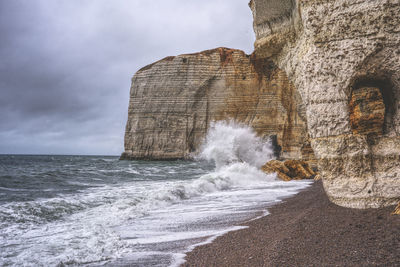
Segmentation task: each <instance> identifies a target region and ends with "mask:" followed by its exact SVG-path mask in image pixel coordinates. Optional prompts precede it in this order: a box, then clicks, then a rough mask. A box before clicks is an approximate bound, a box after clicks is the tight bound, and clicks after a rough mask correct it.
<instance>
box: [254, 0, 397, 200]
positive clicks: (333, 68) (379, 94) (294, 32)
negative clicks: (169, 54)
mask: <svg viewBox="0 0 400 267" xmlns="http://www.w3.org/2000/svg"><path fill="white" fill-rule="evenodd" d="M276 2H279V3H286V5H283V4H282V5H280V7H281V9H280V10H281V12H282V18H281V19H277V18H276V17H279V16H277V15H276V14H275V13H274V16H275V17H274V18H273V21H274V22H276V23H278V24H279V21H282V24H281V25H282V27H281V28H280V27H279V26H275V27H271V29H272V33H270V34H268V33H267V32H266V31H264V30H263V29H262V27H264V26H263V25H264V24H266V23H263V22H268V21H269V20H270V18H269V17H268V13H267V14H265V15H264V16H265V17H262V16H261V17H259V16H260V14H264V13H263V12H262V10H263V9H268V7H269V6H270V5H271V6H272V7H274V8H276ZM288 5H290V6H291V7H292V11H291V13H290V14H291V16H290V17H289V18H288V15H287V14H288V12H287V6H288ZM250 6H251V8H252V10H253V13H254V16H255V18H256V20H255V21H256V22H257V23H255V24H254V27H255V32H256V33H257V36H258V37H259V38H258V40H257V41H256V44H255V48H256V51H255V53H256V54H257V55H259V56H262V55H266V56H269V57H271V58H272V59H273V60H274V62H276V63H277V64H278V65H279V66H280V67H281V68H282V69H284V70H285V71H286V73H287V74H288V76H289V77H290V79H291V80H292V81H293V83H294V85H295V86H296V87H297V89H298V90H299V92H300V94H301V97H302V99H303V101H304V104H305V106H306V114H307V122H308V134H309V136H310V138H311V144H312V148H313V149H314V152H315V155H316V157H317V159H318V162H319V163H318V165H319V170H320V172H321V176H322V178H323V183H324V187H325V190H326V192H327V194H328V196H329V198H330V199H331V200H332V201H333V202H334V203H336V204H338V205H341V206H346V207H354V208H368V207H380V206H385V205H393V204H395V203H396V202H398V201H399V199H400V2H399V1H398V0H382V1H377V0H376V1H373V0H369V1H354V0H335V1H334V0H307V1H306V0H302V1H301V0H298V1H292V0H283V1H282V0H279V1H278V0H264V1H261V0H253V1H252V2H251V3H250ZM278 10H279V8H278ZM274 29H276V30H275V31H274ZM260 33H261V34H260ZM288 33H289V34H288ZM271 36H273V38H272V37H271ZM271 40H274V41H273V42H275V43H276V42H277V41H276V40H279V43H280V45H279V49H277V50H276V51H273V53H269V54H268V53H266V52H265V48H267V47H269V46H271Z"/></svg>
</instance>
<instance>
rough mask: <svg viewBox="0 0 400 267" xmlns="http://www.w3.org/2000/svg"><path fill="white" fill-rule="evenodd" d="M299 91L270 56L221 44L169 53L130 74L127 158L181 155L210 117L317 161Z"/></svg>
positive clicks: (285, 151)
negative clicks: (240, 125) (244, 127)
mask: <svg viewBox="0 0 400 267" xmlns="http://www.w3.org/2000/svg"><path fill="white" fill-rule="evenodd" d="M301 103H302V101H301V98H300V95H299V94H298V92H297V90H296V89H295V87H294V86H293V84H292V83H291V82H289V80H288V78H287V76H286V74H285V72H284V71H282V70H281V69H279V68H278V67H277V66H276V65H275V64H274V63H273V62H272V61H271V60H268V59H263V58H257V57H256V56H254V55H252V56H249V55H246V54H245V53H244V52H242V51H240V50H234V49H228V48H217V49H213V50H208V51H203V52H200V53H195V54H186V55H180V56H176V57H167V58H164V59H163V60H160V61H158V62H156V63H153V64H151V65H148V66H146V67H144V68H142V69H141V70H139V71H138V72H137V73H136V74H135V75H134V77H133V78H132V87H131V92H130V102H129V111H128V113H129V115H128V122H127V125H126V132H125V152H124V153H123V154H122V156H121V158H122V159H181V158H188V157H190V155H191V153H193V152H195V151H196V149H197V148H198V147H199V145H200V144H201V142H202V141H203V138H204V137H205V134H206V132H207V129H208V128H209V126H210V123H211V122H212V121H218V120H230V119H232V120H234V121H236V122H241V123H244V124H246V125H250V126H252V127H253V128H254V130H255V131H256V132H257V133H258V135H259V136H262V137H265V138H268V137H270V136H273V137H275V139H276V142H277V144H278V145H279V146H280V147H281V156H282V157H283V158H303V159H305V160H309V159H311V158H313V152H312V149H311V147H310V144H309V142H308V138H307V133H306V131H307V130H306V129H307V127H306V120H305V110H304V107H303V106H302V104H301Z"/></svg>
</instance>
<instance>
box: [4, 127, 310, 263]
mask: <svg viewBox="0 0 400 267" xmlns="http://www.w3.org/2000/svg"><path fill="white" fill-rule="evenodd" d="M271 151H272V150H271V147H270V145H269V143H268V142H264V141H263V140H262V139H260V138H258V137H257V136H256V135H255V133H254V132H253V131H252V130H251V129H250V128H249V127H246V126H242V125H238V124H235V123H233V122H218V123H214V124H213V125H212V127H211V130H210V132H209V133H208V135H207V138H206V143H205V144H203V146H202V151H201V153H200V155H199V158H201V159H205V160H209V161H213V160H214V161H215V162H216V165H217V168H216V169H215V170H214V171H212V172H209V173H206V174H204V173H202V174H200V172H198V176H197V177H187V179H183V180H182V179H181V180H179V179H168V176H172V174H173V173H178V174H179V175H181V176H184V175H185V174H186V173H192V175H193V173H194V172H193V171H191V172H189V171H188V170H187V169H182V167H187V166H189V165H190V166H193V167H196V166H198V165H197V164H198V163H182V166H180V165H179V163H177V165H176V166H175V165H174V166H175V167H171V166H164V165H162V164H160V163H155V164H149V163H147V165H146V167H143V168H141V169H140V170H135V169H132V166H126V167H125V169H124V170H122V171H124V172H126V173H132V175H138V174H139V173H140V174H142V175H143V174H146V173H148V174H149V175H152V177H155V176H157V177H164V178H163V179H161V180H159V178H156V179H157V180H148V179H147V180H146V179H143V178H139V179H136V180H133V181H128V182H124V183H121V184H115V185H102V186H99V187H95V188H88V189H85V190H83V191H81V192H77V193H76V194H70V195H60V196H58V197H55V198H50V199H39V200H35V201H28V202H16V203H14V202H12V203H8V204H6V205H3V206H0V215H1V216H3V215H4V218H7V220H15V221H14V223H9V222H6V221H5V222H4V223H0V224H1V227H2V228H1V234H0V243H1V244H3V245H2V247H0V265H7V264H10V265H30V266H51V265H57V264H58V263H61V262H63V263H73V264H86V265H90V264H95V263H97V264H100V263H101V264H106V263H109V264H111V265H112V262H113V261H116V260H117V261H118V260H120V259H122V261H123V259H135V260H137V262H140V263H141V264H142V263H143V264H144V265H145V262H146V259H147V258H148V257H153V256H154V255H159V256H160V258H163V259H165V258H166V257H167V258H168V257H169V258H170V260H171V259H174V260H173V262H172V265H173V266H178V265H179V264H180V263H182V262H183V258H184V255H185V252H187V251H190V250H192V249H193V248H194V247H196V246H198V245H202V244H206V243H209V242H212V241H213V240H214V239H215V238H216V237H218V236H220V235H223V234H225V233H227V232H229V231H234V230H238V229H242V228H244V226H235V225H237V224H238V223H242V222H244V221H248V220H251V219H253V218H255V217H261V216H265V215H266V214H268V212H267V211H266V210H265V206H267V205H272V204H273V203H276V202H277V201H279V199H281V198H283V197H288V196H291V195H294V194H295V193H297V192H298V191H299V190H300V189H302V188H305V187H307V186H308V185H309V184H310V182H303V181H300V182H289V183H287V182H282V181H278V180H277V179H276V176H275V175H266V174H265V173H263V172H262V171H260V170H259V166H261V165H262V164H264V163H265V162H266V161H268V160H269V159H271V158H272V152H271ZM157 164H159V165H157ZM191 168H192V167H191ZM120 171H121V170H120ZM49 213H54V214H55V215H57V216H59V218H57V219H55V220H53V221H45V220H43V216H44V215H45V214H49ZM18 220H19V221H21V222H19V223H16V222H17V221H18ZM12 254H16V255H17V256H15V257H11V256H10V255H12ZM153 263H154V262H153Z"/></svg>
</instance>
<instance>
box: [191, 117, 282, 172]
mask: <svg viewBox="0 0 400 267" xmlns="http://www.w3.org/2000/svg"><path fill="white" fill-rule="evenodd" d="M197 157H198V158H200V159H205V160H208V161H214V162H215V165H216V168H217V169H219V168H221V167H223V166H226V165H229V164H231V163H236V162H245V163H248V164H249V165H251V166H254V167H256V168H260V167H261V166H262V165H264V164H265V163H266V162H268V161H269V160H271V159H273V157H274V156H273V148H272V145H271V142H270V141H265V140H263V139H262V138H260V137H258V136H257V135H256V133H255V132H254V130H253V129H252V128H251V127H249V126H246V125H243V124H240V123H236V122H234V121H232V120H230V121H218V122H212V123H211V126H210V130H209V131H208V133H207V136H206V138H205V142H204V143H203V144H202V146H201V149H200V153H199V154H198V156H197Z"/></svg>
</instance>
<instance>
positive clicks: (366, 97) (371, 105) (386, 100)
mask: <svg viewBox="0 0 400 267" xmlns="http://www.w3.org/2000/svg"><path fill="white" fill-rule="evenodd" d="M393 88H394V86H393V84H392V83H391V81H390V79H387V78H377V77H371V76H370V75H369V76H368V77H359V78H357V79H355V81H354V83H353V85H352V86H351V97H350V101H349V111H350V124H351V128H352V131H353V133H357V134H379V135H381V134H387V133H389V132H391V131H392V130H393V128H394V125H393V116H394V104H395V97H394V93H393Z"/></svg>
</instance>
